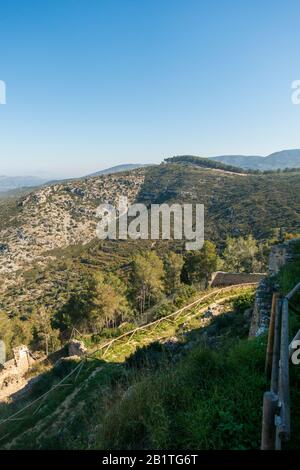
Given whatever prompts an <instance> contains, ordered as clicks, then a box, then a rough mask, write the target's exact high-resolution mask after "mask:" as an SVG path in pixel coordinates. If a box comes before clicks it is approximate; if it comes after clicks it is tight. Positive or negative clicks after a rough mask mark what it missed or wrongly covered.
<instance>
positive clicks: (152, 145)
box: [0, 0, 300, 176]
mask: <svg viewBox="0 0 300 470" xmlns="http://www.w3.org/2000/svg"><path fill="white" fill-rule="evenodd" d="M299 20H300V2H299V1H298V0H286V1H282V0H280V1H277V0H264V1H262V0H235V1H234V0H223V1H221V0H42V1H41V0H2V1H1V2H0V80H4V81H5V82H6V85H7V104H6V105H1V106H0V174H11V175H13V174H15V175H17V174H47V176H48V175H51V176H54V175H55V176H75V175H81V174H86V173H89V172H92V171H96V170H99V169H101V168H104V167H107V166H111V165H115V164H118V163H126V162H159V161H161V160H162V159H163V158H164V157H166V156H172V155H176V154H183V153H185V154H187V153H188V154H196V155H203V156H211V155H220V154H231V153H245V154H268V153H271V152H273V151H276V150H281V149H284V148H299V147H300V106H295V105H293V104H292V102H291V98H290V96H291V89H290V88H291V82H292V81H293V80H296V79H300V24H299Z"/></svg>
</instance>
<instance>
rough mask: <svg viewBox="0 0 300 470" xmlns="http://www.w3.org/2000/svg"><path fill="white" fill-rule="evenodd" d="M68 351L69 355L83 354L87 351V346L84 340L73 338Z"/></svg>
mask: <svg viewBox="0 0 300 470" xmlns="http://www.w3.org/2000/svg"><path fill="white" fill-rule="evenodd" d="M68 352H69V356H83V355H84V354H85V353H86V352H87V348H86V347H85V345H84V344H83V342H82V341H78V340H77V339H73V340H72V341H70V343H69V349H68Z"/></svg>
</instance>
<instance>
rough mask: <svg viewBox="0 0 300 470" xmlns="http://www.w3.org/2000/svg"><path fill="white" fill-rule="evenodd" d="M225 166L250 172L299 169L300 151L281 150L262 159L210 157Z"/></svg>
mask: <svg viewBox="0 0 300 470" xmlns="http://www.w3.org/2000/svg"><path fill="white" fill-rule="evenodd" d="M210 158H212V159H213V160H217V161H219V162H222V163H226V164H227V165H234V166H237V167H240V168H244V169H250V170H261V171H265V170H277V169H284V168H299V167H300V149H294V150H282V151H281V152H275V153H271V154H270V155H268V156H266V157H263V156H260V155H220V156H217V157H210Z"/></svg>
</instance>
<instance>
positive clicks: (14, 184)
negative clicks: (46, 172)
mask: <svg viewBox="0 0 300 470" xmlns="http://www.w3.org/2000/svg"><path fill="white" fill-rule="evenodd" d="M46 182H47V180H46V179H43V178H39V177H37V176H5V175H0V192H4V191H10V190H12V189H19V188H27V187H30V186H40V185H41V184H44V183H46Z"/></svg>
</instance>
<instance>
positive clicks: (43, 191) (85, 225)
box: [0, 170, 144, 276]
mask: <svg viewBox="0 0 300 470" xmlns="http://www.w3.org/2000/svg"><path fill="white" fill-rule="evenodd" d="M143 181H144V174H143V170H136V171H133V172H131V173H130V174H126V173H125V174H122V175H108V176H99V177H92V178H88V179H81V180H72V181H69V182H64V183H58V184H53V185H50V186H47V187H43V188H40V189H38V190H36V191H33V192H32V193H30V194H28V195H26V196H24V197H22V198H20V199H17V200H12V201H9V202H7V201H3V202H2V203H1V206H0V221H1V225H0V243H1V244H0V274H1V275H4V276H7V275H8V276H9V275H11V274H12V273H14V272H16V271H18V270H21V269H22V270H24V269H28V268H30V266H31V265H32V263H33V262H38V263H42V264H45V261H46V260H49V259H50V258H51V251H52V250H54V249H57V248H65V247H68V246H70V245H77V244H86V243H88V242H90V241H91V240H92V239H93V238H95V230H96V223H97V218H96V208H97V207H98V205H99V204H100V203H102V202H108V203H112V204H114V203H116V202H117V199H118V197H119V195H120V194H126V195H127V197H128V198H129V200H134V199H135V197H136V195H137V193H138V192H139V190H140V189H141V186H142V184H143ZM1 209H2V210H1Z"/></svg>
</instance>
